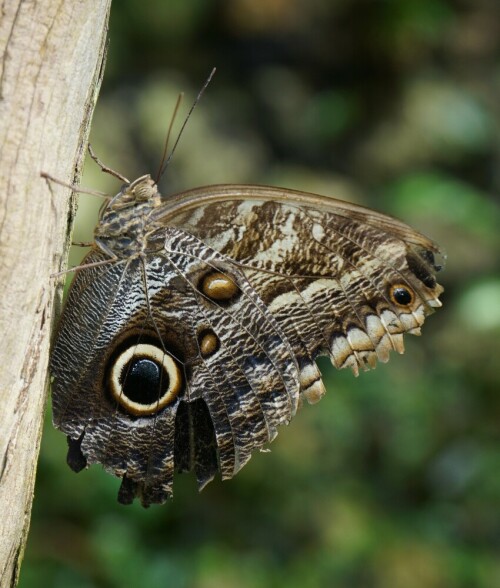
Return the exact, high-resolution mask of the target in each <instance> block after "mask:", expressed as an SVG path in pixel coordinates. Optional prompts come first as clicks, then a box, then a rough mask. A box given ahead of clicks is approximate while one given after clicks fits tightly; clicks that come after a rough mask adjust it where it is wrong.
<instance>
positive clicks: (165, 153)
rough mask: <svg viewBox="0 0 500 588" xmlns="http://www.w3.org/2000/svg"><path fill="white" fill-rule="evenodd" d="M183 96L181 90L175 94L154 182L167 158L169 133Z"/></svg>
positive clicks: (158, 178) (157, 179)
mask: <svg viewBox="0 0 500 588" xmlns="http://www.w3.org/2000/svg"><path fill="white" fill-rule="evenodd" d="M183 96H184V94H183V92H181V93H180V94H179V95H178V96H177V101H176V103H175V107H174V112H173V114H172V117H171V119H170V124H169V125H168V131H167V138H166V139H165V145H164V147H163V153H162V156H161V161H160V167H159V168H158V173H157V174H156V180H155V181H156V183H158V182H159V180H160V178H161V174H162V173H163V171H162V170H163V164H164V163H165V159H166V158H167V149H168V142H169V140H170V133H171V132H172V127H173V126H174V121H175V117H176V116H177V112H178V110H179V106H180V104H181V102H182V98H183Z"/></svg>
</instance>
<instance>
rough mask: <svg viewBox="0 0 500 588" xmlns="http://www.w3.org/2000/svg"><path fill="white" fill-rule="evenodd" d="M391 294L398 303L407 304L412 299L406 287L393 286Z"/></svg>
mask: <svg viewBox="0 0 500 588" xmlns="http://www.w3.org/2000/svg"><path fill="white" fill-rule="evenodd" d="M392 295H393V296H394V300H395V301H396V302H397V303H398V304H402V305H405V306H406V305H407V304H410V302H411V301H412V295H411V292H410V291H409V290H407V289H406V288H402V287H401V286H398V287H397V288H394V290H393V291H392Z"/></svg>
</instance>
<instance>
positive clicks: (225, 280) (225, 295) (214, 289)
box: [200, 272, 240, 302]
mask: <svg viewBox="0 0 500 588" xmlns="http://www.w3.org/2000/svg"><path fill="white" fill-rule="evenodd" d="M200 290H201V291H202V292H203V294H205V296H207V297H208V298H210V299H211V300H215V301H217V302H227V301H228V300H231V299H232V298H234V297H235V296H236V295H237V294H238V292H239V291H240V290H239V288H238V286H237V285H236V284H235V282H233V280H232V279H231V278H229V277H228V276H226V275H225V274H223V273H221V272H211V273H209V274H207V275H206V276H205V277H204V278H203V279H202V281H201V286H200Z"/></svg>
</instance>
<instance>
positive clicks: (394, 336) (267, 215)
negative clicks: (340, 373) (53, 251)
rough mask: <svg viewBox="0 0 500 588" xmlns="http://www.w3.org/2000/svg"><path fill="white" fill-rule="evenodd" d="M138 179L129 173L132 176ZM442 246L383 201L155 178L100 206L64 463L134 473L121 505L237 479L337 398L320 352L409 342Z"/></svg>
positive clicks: (348, 362)
mask: <svg viewBox="0 0 500 588" xmlns="http://www.w3.org/2000/svg"><path fill="white" fill-rule="evenodd" d="M123 179H124V180H126V179H125V178H123ZM437 254H439V249H438V247H437V246H436V245H435V244H434V243H433V242H432V241H430V240H429V239H428V238H426V237H424V236H423V235H421V234H420V233H418V232H417V231H415V230H413V229H412V228H410V227H409V226H407V225H406V224H404V223H402V222H400V221H398V220H396V219H394V218H391V217H389V216H385V215H383V214H379V213H377V212H374V211H372V210H369V209H366V208H363V207H361V206H356V205H354V204H350V203H347V202H342V201H340V200H336V199H334V198H329V197H325V196H317V195H314V194H307V193H304V192H297V191H293V190H287V189H280V188H272V187H265V186H244V185H220V186H208V187H203V188H198V189H194V190H190V191H187V192H184V193H181V194H178V195H176V196H172V197H168V198H163V197H162V196H161V195H160V193H159V192H158V188H157V185H156V181H154V180H153V179H152V178H151V177H150V176H149V175H145V176H142V177H140V178H138V179H137V180H135V181H133V182H129V181H128V180H127V181H126V183H125V184H124V185H123V186H122V188H121V190H120V191H119V192H118V194H117V195H116V196H115V197H114V198H111V199H109V200H108V201H107V202H106V203H105V206H104V207H103V209H102V210H101V214H100V218H99V222H98V225H97V227H96V229H95V238H94V244H93V247H92V249H91V251H90V253H89V254H88V255H87V257H86V258H85V260H84V262H83V265H82V266H81V267H80V271H78V272H77V274H76V277H75V279H74V281H73V283H72V286H71V288H70V292H69V295H68V300H67V303H66V306H65V310H64V313H63V316H62V319H61V322H60V324H59V328H58V333H57V339H56V342H55V346H54V350H53V354H52V359H51V369H52V374H53V376H54V383H53V408H54V422H55V425H56V427H58V428H59V429H61V430H62V431H63V432H64V433H65V434H66V435H67V436H68V443H69V451H68V463H69V465H70V467H71V468H72V469H74V470H75V471H79V470H81V469H83V468H84V467H86V466H87V465H89V464H93V463H101V464H102V465H103V466H104V468H105V469H106V470H108V471H109V472H111V473H113V474H114V475H116V476H119V477H121V478H122V483H121V486H120V490H119V493H118V500H119V501H120V502H122V503H124V504H128V503H131V502H132V501H133V499H134V498H135V497H139V498H140V500H141V502H142V504H143V505H144V506H148V505H150V504H152V503H163V502H164V501H165V500H166V499H168V498H169V497H171V496H172V484H173V476H174V472H176V471H177V472H189V471H194V473H195V475H196V478H197V482H198V485H199V488H200V489H201V488H203V487H204V486H205V485H206V484H207V483H208V482H209V481H211V480H212V479H213V478H214V476H215V474H216V473H217V472H220V474H221V476H222V478H223V479H227V478H231V477H232V476H234V475H235V474H236V473H237V472H238V471H239V470H240V469H241V468H242V467H243V466H244V465H245V464H246V463H247V461H248V460H249V459H250V457H251V455H252V453H253V452H255V450H258V449H259V448H262V447H264V446H266V445H267V444H268V443H269V442H270V441H272V440H273V439H274V438H275V437H276V434H277V431H278V428H279V426H280V425H284V424H288V423H289V422H290V420H291V419H292V417H293V416H294V415H295V412H296V411H297V407H298V406H299V405H300V403H301V400H302V399H303V398H305V399H306V400H307V401H309V402H311V403H314V402H317V401H318V400H319V399H320V398H321V397H322V396H323V394H324V393H325V389H324V387H323V384H322V381H321V374H320V372H319V370H318V367H317V366H316V363H315V360H316V358H317V357H318V356H320V355H329V356H330V358H331V361H332V363H333V365H334V366H335V367H336V368H344V367H350V368H351V369H352V370H353V372H354V373H355V374H357V373H358V370H359V369H360V368H361V369H363V370H366V369H369V368H373V367H375V364H376V362H377V360H378V361H381V362H386V361H387V360H388V359H389V353H390V351H391V350H395V351H397V352H399V353H402V352H403V334H404V333H411V334H414V335H418V334H420V327H421V325H422V323H423V322H424V319H425V316H426V315H427V314H429V313H430V312H431V311H432V310H433V308H435V307H438V306H440V305H441V303H440V302H439V300H438V296H439V294H440V293H441V292H442V291H443V288H442V287H441V286H440V285H438V284H437V283H436V279H435V272H436V271H438V270H439V269H440V266H439V265H438V264H437V261H436V255H437Z"/></svg>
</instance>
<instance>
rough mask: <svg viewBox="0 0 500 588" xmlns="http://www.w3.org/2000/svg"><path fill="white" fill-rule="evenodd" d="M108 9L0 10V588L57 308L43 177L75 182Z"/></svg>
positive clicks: (76, 0) (32, 455)
mask: <svg viewBox="0 0 500 588" xmlns="http://www.w3.org/2000/svg"><path fill="white" fill-rule="evenodd" d="M110 4H111V0H73V1H71V2H62V1H61V0H33V1H31V2H25V1H24V0H10V1H8V2H2V7H1V9H0V12H1V16H0V50H1V51H0V54H1V58H2V60H1V62H0V286H1V304H0V333H1V336H2V341H1V345H0V406H1V409H0V513H1V523H0V524H1V534H0V586H1V587H2V588H3V587H6V586H9V587H11V586H15V585H16V583H17V579H18V576H19V567H20V562H21V559H22V555H23V551H24V545H25V543H26V537H27V533H28V528H29V521H30V514H31V503H32V498H33V485H34V479H35V470H36V460H37V456H38V449H39V444H40V435H41V427H42V420H43V409H44V405H45V398H46V392H45V389H46V383H47V363H48V355H49V343H50V331H51V326H52V322H53V315H54V314H55V313H54V292H55V290H56V288H55V286H56V284H55V283H54V280H52V279H51V278H50V274H51V273H53V272H56V271H58V270H59V269H60V268H61V262H62V260H63V259H65V257H66V252H67V248H68V243H69V230H68V224H69V223H68V221H69V220H71V219H72V216H73V214H72V213H73V208H72V207H70V191H69V190H68V189H66V188H63V187H61V186H56V185H54V186H52V187H51V188H49V185H48V184H47V182H46V181H45V180H43V179H42V178H41V177H40V172H41V171H46V172H49V173H50V174H52V175H54V176H56V177H58V178H61V179H63V180H66V181H69V182H74V181H75V180H78V179H79V176H80V169H81V164H82V159H83V154H84V149H85V146H86V141H87V136H88V129H89V124H90V119H91V116H92V113H93V110H94V105H95V102H96V99H97V94H98V90H99V86H100V82H101V77H102V72H103V67H104V56H105V48H106V35H107V24H108V16H109V9H110ZM63 254H64V255H63ZM59 290H60V289H59ZM59 294H60V291H59ZM59 303H60V296H59V297H58V304H56V306H60V304H59Z"/></svg>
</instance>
